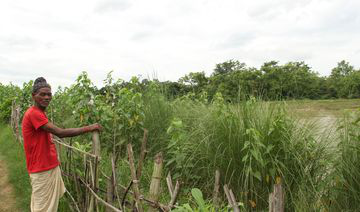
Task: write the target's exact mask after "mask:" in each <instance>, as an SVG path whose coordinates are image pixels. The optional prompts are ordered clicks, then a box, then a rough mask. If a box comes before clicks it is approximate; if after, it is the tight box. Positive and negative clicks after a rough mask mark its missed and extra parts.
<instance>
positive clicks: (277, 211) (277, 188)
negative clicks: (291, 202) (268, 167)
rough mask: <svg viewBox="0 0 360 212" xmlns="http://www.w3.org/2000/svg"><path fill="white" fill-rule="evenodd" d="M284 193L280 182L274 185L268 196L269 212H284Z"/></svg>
mask: <svg viewBox="0 0 360 212" xmlns="http://www.w3.org/2000/svg"><path fill="white" fill-rule="evenodd" d="M284 199H285V193H284V191H283V188H282V185H281V182H280V180H279V181H278V183H276V184H275V185H274V191H273V192H272V193H270V195H269V212H284V210H285V201H284Z"/></svg>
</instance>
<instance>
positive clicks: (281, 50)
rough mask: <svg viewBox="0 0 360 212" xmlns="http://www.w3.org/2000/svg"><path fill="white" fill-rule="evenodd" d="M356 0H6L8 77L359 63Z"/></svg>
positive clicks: (61, 79)
mask: <svg viewBox="0 0 360 212" xmlns="http://www.w3.org/2000/svg"><path fill="white" fill-rule="evenodd" d="M359 11H360V1H358V0H253V1H250V0H246V1H243V0H152V1H149V0H62V1H49V0H33V1H29V0H1V1H0V82H1V83H5V84H8V83H9V82H13V83H14V84H18V85H22V83H23V82H27V81H29V80H31V79H35V78H36V77H38V76H43V77H45V78H47V80H48V82H49V83H50V84H52V85H53V87H54V86H56V87H57V86H58V85H62V86H68V85H70V84H72V83H73V82H74V81H75V79H76V77H77V76H78V75H79V74H80V73H81V72H82V71H87V72H88V73H89V75H90V78H91V79H92V80H93V81H94V82H95V84H97V85H100V86H101V82H102V80H103V79H104V78H105V77H106V73H108V72H109V71H111V70H113V71H114V74H113V75H114V77H115V78H122V79H125V80H128V79H129V78H130V77H131V76H142V78H148V77H149V78H154V77H155V78H158V79H159V80H162V81H163V80H172V81H175V80H178V79H179V78H180V77H182V76H184V75H185V74H187V73H189V72H198V71H205V72H206V73H207V75H210V73H211V72H212V70H213V69H214V67H215V64H217V63H221V62H224V61H226V60H229V59H235V60H239V61H241V62H245V63H246V64H247V65H248V66H250V67H256V68H259V67H260V66H261V65H262V64H263V63H264V62H266V61H270V60H276V61H279V62H280V63H281V64H283V63H286V62H289V61H305V62H306V63H307V64H309V65H310V66H311V67H312V69H313V70H314V71H317V72H319V73H320V74H321V75H329V73H330V71H331V69H332V68H333V67H335V66H336V64H337V62H339V61H341V60H343V59H344V60H346V61H348V62H350V64H352V65H353V66H355V67H356V68H360V12H359Z"/></svg>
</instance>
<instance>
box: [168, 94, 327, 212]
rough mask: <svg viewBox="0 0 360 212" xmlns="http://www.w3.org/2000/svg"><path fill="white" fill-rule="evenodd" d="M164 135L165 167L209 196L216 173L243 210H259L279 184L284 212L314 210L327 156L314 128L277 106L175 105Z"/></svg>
mask: <svg viewBox="0 0 360 212" xmlns="http://www.w3.org/2000/svg"><path fill="white" fill-rule="evenodd" d="M173 106H174V111H175V112H174V114H175V117H174V119H173V122H172V124H171V126H170V128H169V130H168V134H169V135H170V137H171V139H170V143H169V146H168V153H167V154H168V158H169V160H170V161H169V162H168V165H169V168H170V169H172V170H173V171H174V172H175V173H176V175H177V176H179V177H182V178H183V179H185V181H186V182H187V183H188V184H189V185H192V186H198V187H199V186H200V187H201V188H202V190H203V191H204V192H205V193H207V194H210V193H211V191H212V189H213V187H212V186H213V184H212V183H210V182H212V181H213V176H214V173H215V170H216V169H219V170H220V172H221V173H222V179H221V180H222V183H223V184H224V183H227V184H230V186H231V187H232V188H233V189H234V190H235V191H236V195H237V196H238V197H240V199H241V201H243V203H244V204H245V205H246V206H247V208H253V209H257V210H258V209H259V210H264V209H266V207H267V200H268V195H269V192H271V189H272V185H273V184H274V183H276V182H279V181H282V183H283V184H284V186H285V188H286V194H287V195H286V199H287V201H286V202H287V205H286V207H287V209H291V210H294V209H296V208H302V209H304V208H309V209H314V208H315V207H320V206H317V205H318V202H319V201H320V198H321V195H322V193H323V191H322V190H321V189H322V188H323V187H322V182H323V181H324V179H325V178H326V175H327V173H328V171H327V169H328V166H327V165H328V157H329V152H328V151H327V148H326V143H325V141H327V142H329V139H330V138H327V139H324V138H322V137H321V136H320V137H319V135H318V134H317V131H316V129H315V128H314V123H307V122H304V121H302V122H300V121H299V120H296V119H294V118H291V117H290V116H289V114H288V113H287V111H286V109H285V105H283V104H270V103H266V102H261V101H256V100H254V99H252V100H250V101H247V102H242V103H239V104H237V105H230V104H226V103H224V102H223V101H222V100H221V98H218V99H217V100H215V102H213V103H212V104H210V105H206V104H203V103H201V102H194V101H186V100H182V101H178V102H176V103H175V104H174V105H173Z"/></svg>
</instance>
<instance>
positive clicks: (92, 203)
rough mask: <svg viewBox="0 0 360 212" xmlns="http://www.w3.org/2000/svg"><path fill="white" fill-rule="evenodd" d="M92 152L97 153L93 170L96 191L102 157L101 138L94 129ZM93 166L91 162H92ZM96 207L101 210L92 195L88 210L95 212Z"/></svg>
mask: <svg viewBox="0 0 360 212" xmlns="http://www.w3.org/2000/svg"><path fill="white" fill-rule="evenodd" d="M92 153H93V154H94V155H96V158H95V160H94V169H93V170H92V176H93V179H94V181H93V188H92V189H93V190H94V192H95V193H96V192H97V188H98V187H99V171H98V165H99V164H98V163H99V158H100V138H99V131H97V130H96V131H94V132H93V133H92ZM90 166H91V164H90ZM94 209H95V210H96V211H99V208H98V204H97V199H96V198H95V197H94V196H93V195H92V196H91V199H90V204H89V208H88V212H93V211H94Z"/></svg>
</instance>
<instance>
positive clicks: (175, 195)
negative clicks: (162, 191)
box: [168, 180, 180, 210]
mask: <svg viewBox="0 0 360 212" xmlns="http://www.w3.org/2000/svg"><path fill="white" fill-rule="evenodd" d="M179 190H180V182H179V181H178V180H177V181H176V184H175V189H174V190H173V195H172V196H171V200H170V202H169V204H168V207H169V210H171V209H172V208H174V204H175V202H176V198H177V196H178V193H179Z"/></svg>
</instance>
